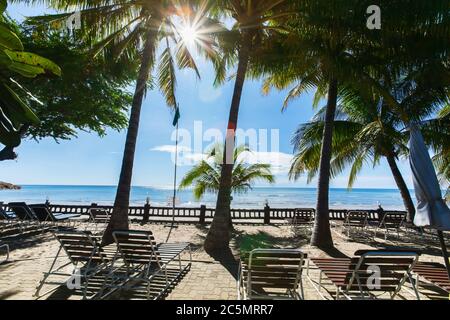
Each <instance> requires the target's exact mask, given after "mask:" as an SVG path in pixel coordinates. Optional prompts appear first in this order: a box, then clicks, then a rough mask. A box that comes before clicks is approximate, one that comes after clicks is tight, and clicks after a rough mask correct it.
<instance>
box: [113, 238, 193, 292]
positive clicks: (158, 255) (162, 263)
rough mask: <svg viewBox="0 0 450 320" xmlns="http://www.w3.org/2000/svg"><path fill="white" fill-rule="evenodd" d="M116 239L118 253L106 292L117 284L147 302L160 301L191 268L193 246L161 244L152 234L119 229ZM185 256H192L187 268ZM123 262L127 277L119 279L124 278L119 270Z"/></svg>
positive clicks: (187, 244)
mask: <svg viewBox="0 0 450 320" xmlns="http://www.w3.org/2000/svg"><path fill="white" fill-rule="evenodd" d="M113 238H114V241H115V243H116V245H117V253H116V256H115V258H114V260H113V264H112V267H111V273H110V276H109V281H107V282H105V289H111V288H113V289H114V288H117V285H113V284H111V283H114V282H115V283H119V289H124V288H126V289H128V290H129V291H131V292H133V293H136V294H138V295H141V296H142V297H144V298H145V299H155V300H156V299H158V298H160V297H161V296H163V295H164V294H165V293H166V292H167V290H168V289H169V288H170V286H172V285H173V284H174V283H175V282H176V281H177V280H178V279H180V278H181V276H182V275H183V274H184V273H185V272H186V271H187V270H189V269H190V267H191V263H192V256H191V247H190V244H189V243H163V244H159V245H157V244H156V242H155V239H154V237H153V234H152V233H151V232H150V231H132V230H127V231H120V230H116V231H114V232H113ZM183 253H186V254H189V259H188V260H187V261H188V262H187V263H185V264H184V265H183V259H182V254H183ZM120 263H123V264H124V265H125V269H126V274H125V275H123V274H119V275H118V277H119V278H120V277H124V278H123V279H122V280H121V279H119V280H117V279H116V278H117V272H116V270H117V265H118V264H120ZM121 269H122V270H123V268H121ZM125 284H126V286H125ZM110 292H111V291H110ZM105 297H106V295H105Z"/></svg>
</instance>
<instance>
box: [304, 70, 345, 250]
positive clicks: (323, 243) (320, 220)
mask: <svg viewBox="0 0 450 320" xmlns="http://www.w3.org/2000/svg"><path fill="white" fill-rule="evenodd" d="M337 91H338V82H337V79H335V78H334V77H333V76H331V77H330V81H329V85H328V102H327V110H326V114H325V123H324V129H323V137H322V150H321V154H320V167H319V181H318V187H317V204H316V217H315V221H314V230H313V234H312V236H311V245H312V246H318V247H321V248H331V247H333V239H332V237H331V230H330V214H329V203H328V198H329V192H330V190H329V188H330V161H331V153H332V142H333V124H334V117H335V114H336V105H337Z"/></svg>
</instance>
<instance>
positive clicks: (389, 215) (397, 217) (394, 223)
mask: <svg viewBox="0 0 450 320" xmlns="http://www.w3.org/2000/svg"><path fill="white" fill-rule="evenodd" d="M405 219H406V212H401V211H385V212H384V214H383V218H382V219H381V221H380V223H379V224H378V226H377V228H376V229H375V237H376V236H377V234H378V230H384V239H385V240H387V238H388V235H389V232H390V231H395V232H396V233H397V239H399V238H400V228H401V227H402V226H403V224H404V222H405Z"/></svg>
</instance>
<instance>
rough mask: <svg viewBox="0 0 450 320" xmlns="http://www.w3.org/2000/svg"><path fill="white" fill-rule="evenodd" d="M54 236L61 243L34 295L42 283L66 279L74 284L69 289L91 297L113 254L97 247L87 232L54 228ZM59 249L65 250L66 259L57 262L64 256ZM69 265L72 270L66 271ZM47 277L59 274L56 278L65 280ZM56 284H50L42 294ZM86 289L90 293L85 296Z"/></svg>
mask: <svg viewBox="0 0 450 320" xmlns="http://www.w3.org/2000/svg"><path fill="white" fill-rule="evenodd" d="M54 236H55V238H56V239H57V240H58V242H59V244H60V247H59V249H58V252H57V253H56V256H55V258H54V259H53V262H52V264H51V266H50V269H49V271H48V272H46V273H44V277H43V279H42V280H41V281H40V283H39V285H38V287H37V288H36V292H35V296H36V297H38V296H39V294H40V291H41V289H42V288H43V286H44V285H46V284H47V285H57V286H60V285H61V284H63V283H64V281H65V282H66V284H69V285H71V284H72V285H73V287H71V288H70V289H75V290H82V294H83V298H84V299H86V298H94V297H95V296H96V295H97V294H98V293H99V292H100V289H101V287H102V285H103V281H104V279H105V278H104V275H106V274H107V273H108V271H107V270H109V267H108V266H109V264H110V262H111V260H112V256H111V255H109V254H108V253H107V252H106V251H105V250H103V248H102V247H100V245H99V243H98V242H97V240H96V239H95V238H94V237H93V236H92V234H91V233H90V232H86V231H56V232H54ZM62 252H65V255H66V256H67V258H68V259H69V262H66V263H63V264H61V263H60V259H61V258H62V257H63V254H62ZM58 264H59V265H58ZM68 269H70V270H71V271H70V272H68V271H67V270H68ZM50 277H58V278H59V279H61V277H64V280H63V281H56V282H55V281H50V280H49V278H50ZM57 288H58V287H56V288H53V289H52V290H49V291H47V292H46V293H44V294H42V295H45V294H47V293H49V292H51V291H54V290H55V289H57ZM88 291H89V293H91V296H88ZM42 295H41V296H42Z"/></svg>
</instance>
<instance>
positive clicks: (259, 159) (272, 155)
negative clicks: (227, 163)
mask: <svg viewBox="0 0 450 320" xmlns="http://www.w3.org/2000/svg"><path fill="white" fill-rule="evenodd" d="M292 157H293V156H292V155H291V154H287V153H283V152H246V153H245V155H243V156H242V159H243V160H244V161H245V162H248V163H250V164H255V163H267V164H270V165H271V166H272V173H273V174H285V173H288V172H289V168H290V166H291V161H292Z"/></svg>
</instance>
